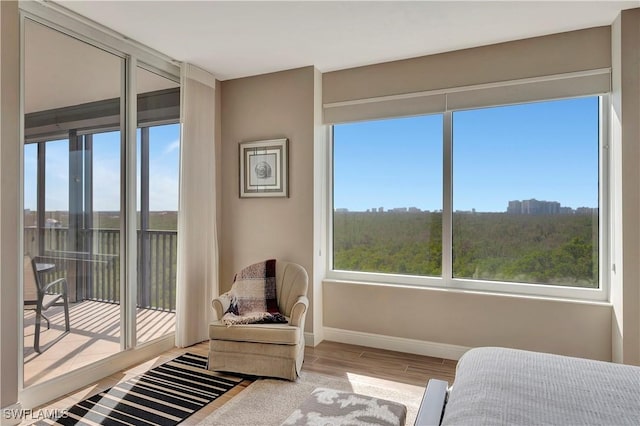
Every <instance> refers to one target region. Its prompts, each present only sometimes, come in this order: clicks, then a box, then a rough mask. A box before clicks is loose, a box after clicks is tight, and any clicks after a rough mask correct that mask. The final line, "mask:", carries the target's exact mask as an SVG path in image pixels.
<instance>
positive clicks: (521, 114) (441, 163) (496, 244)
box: [331, 96, 603, 293]
mask: <svg viewBox="0 0 640 426" xmlns="http://www.w3.org/2000/svg"><path fill="white" fill-rule="evenodd" d="M600 122H601V120H600V98H599V97H597V96H593V97H585V98H575V99H565V100H556V101H544V102H535V103H527V104H518V105H510V106H500V107H490V108H479V109H472V110H460V111H454V112H445V113H444V114H436V115H426V116H418V117H411V118H395V119H388V120H378V121H365V122H359V123H348V124H338V125H334V126H333V208H332V210H333V212H332V215H333V225H332V232H333V239H332V242H333V264H332V268H331V269H332V273H333V274H334V276H335V277H338V278H340V277H345V276H348V277H349V278H358V277H359V278H360V279H366V280H369V279H370V280H380V281H385V282H399V283H410V284H412V283H422V284H429V285H448V286H453V287H463V288H488V289H492V290H495V289H499V290H505V291H518V290H514V289H513V288H514V286H513V284H514V283H520V284H535V285H536V286H535V287H537V288H538V293H540V292H544V291H548V288H549V287H548V286H551V287H554V288H561V287H562V288H565V289H566V288H568V287H571V288H574V289H575V288H584V289H598V288H600V278H599V276H600V275H599V270H600V267H599V266H600V263H601V261H602V255H601V251H602V250H601V249H602V246H603V244H602V243H601V236H600V220H601V218H600V198H601V197H600V191H601V189H600V185H601V176H602V173H601V170H600V169H601V167H600V166H601V164H600V163H601V161H600V134H601V129H600ZM362 272H367V273H372V274H368V275H366V276H363V275H353V273H362ZM380 274H394V275H396V277H390V276H389V275H380ZM434 278H437V279H434ZM505 285H507V286H505ZM540 285H545V288H544V289H542V287H541V286H540ZM529 287H531V286H529ZM527 291H528V290H527ZM527 291H525V292H527ZM532 291H533V292H536V290H532Z"/></svg>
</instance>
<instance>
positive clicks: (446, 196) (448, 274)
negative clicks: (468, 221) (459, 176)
mask: <svg viewBox="0 0 640 426" xmlns="http://www.w3.org/2000/svg"><path fill="white" fill-rule="evenodd" d="M442 125H443V129H442V143H443V147H442V148H443V149H442V185H443V188H442V278H444V279H445V280H450V279H451V278H452V277H453V256H452V253H453V250H452V247H453V239H452V229H451V228H452V217H453V213H452V209H453V158H452V152H453V147H452V144H453V120H452V113H451V111H447V112H445V113H444V118H443V121H442Z"/></svg>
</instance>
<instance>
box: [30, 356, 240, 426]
mask: <svg viewBox="0 0 640 426" xmlns="http://www.w3.org/2000/svg"><path fill="white" fill-rule="evenodd" d="M206 367H207V358H206V357H203V356H199V355H194V354H189V353H187V354H184V355H181V356H179V357H178V358H175V359H173V360H171V361H169V362H167V363H165V364H162V365H160V366H158V367H155V368H152V369H151V370H149V371H147V372H146V373H144V374H142V375H140V376H137V377H135V378H133V379H130V380H127V381H125V382H122V383H118V384H117V385H115V386H114V387H112V388H111V389H109V390H106V391H104V392H101V393H99V394H97V395H94V396H92V397H91V398H87V399H85V400H84V401H81V402H79V403H78V404H76V405H74V406H73V407H71V408H70V409H69V410H67V412H66V414H65V416H63V417H60V418H57V419H50V420H41V421H40V422H38V423H37V424H38V425H52V424H60V425H114V426H115V425H135V426H138V425H140V426H143V425H175V424H178V423H180V422H181V421H183V420H184V419H186V418H187V417H189V416H190V415H191V414H193V413H194V412H196V411H198V410H199V409H201V408H202V407H204V406H205V405H207V404H209V403H210V402H211V401H213V400H215V399H216V398H218V397H219V396H220V395H222V394H224V393H225V392H227V391H228V390H230V389H231V388H233V387H234V386H235V385H237V384H239V383H240V382H242V379H241V378H235V377H230V376H224V377H221V376H220V374H218V373H215V372H213V371H209V370H207V369H206Z"/></svg>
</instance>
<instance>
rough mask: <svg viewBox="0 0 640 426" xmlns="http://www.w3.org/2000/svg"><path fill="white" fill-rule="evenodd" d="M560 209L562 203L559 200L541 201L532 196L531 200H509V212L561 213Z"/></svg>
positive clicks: (532, 213)
mask: <svg viewBox="0 0 640 426" xmlns="http://www.w3.org/2000/svg"><path fill="white" fill-rule="evenodd" d="M560 209H561V207H560V203H559V202H557V201H539V200H536V199H535V198H532V199H530V200H522V201H519V200H514V201H509V206H508V207H507V213H509V214H527V215H542V214H559V213H560Z"/></svg>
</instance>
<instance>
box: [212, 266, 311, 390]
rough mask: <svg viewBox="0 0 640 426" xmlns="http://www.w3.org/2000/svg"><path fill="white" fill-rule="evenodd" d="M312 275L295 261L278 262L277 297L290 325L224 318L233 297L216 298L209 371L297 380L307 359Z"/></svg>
mask: <svg viewBox="0 0 640 426" xmlns="http://www.w3.org/2000/svg"><path fill="white" fill-rule="evenodd" d="M308 286H309V277H308V275H307V271H305V269H304V268H303V267H302V266H300V265H298V264H295V263H290V262H282V261H277V262H276V297H277V301H278V307H279V309H280V313H282V314H283V315H284V316H285V317H286V318H287V319H288V320H289V322H288V323H287V324H237V325H226V324H224V323H223V322H222V321H221V318H222V316H223V315H224V313H225V312H226V311H227V309H228V308H229V304H230V300H229V298H225V297H219V298H216V299H214V300H213V308H214V310H215V311H216V314H217V318H218V319H217V321H215V322H213V323H211V324H209V339H210V340H209V370H214V371H225V372H233V373H241V374H248V375H253V376H267V377H280V378H283V379H288V380H295V379H296V378H297V377H298V375H299V373H300V369H301V368H302V361H303V359H304V322H305V316H306V313H307V308H308V306H309V299H308V298H307V288H308Z"/></svg>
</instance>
